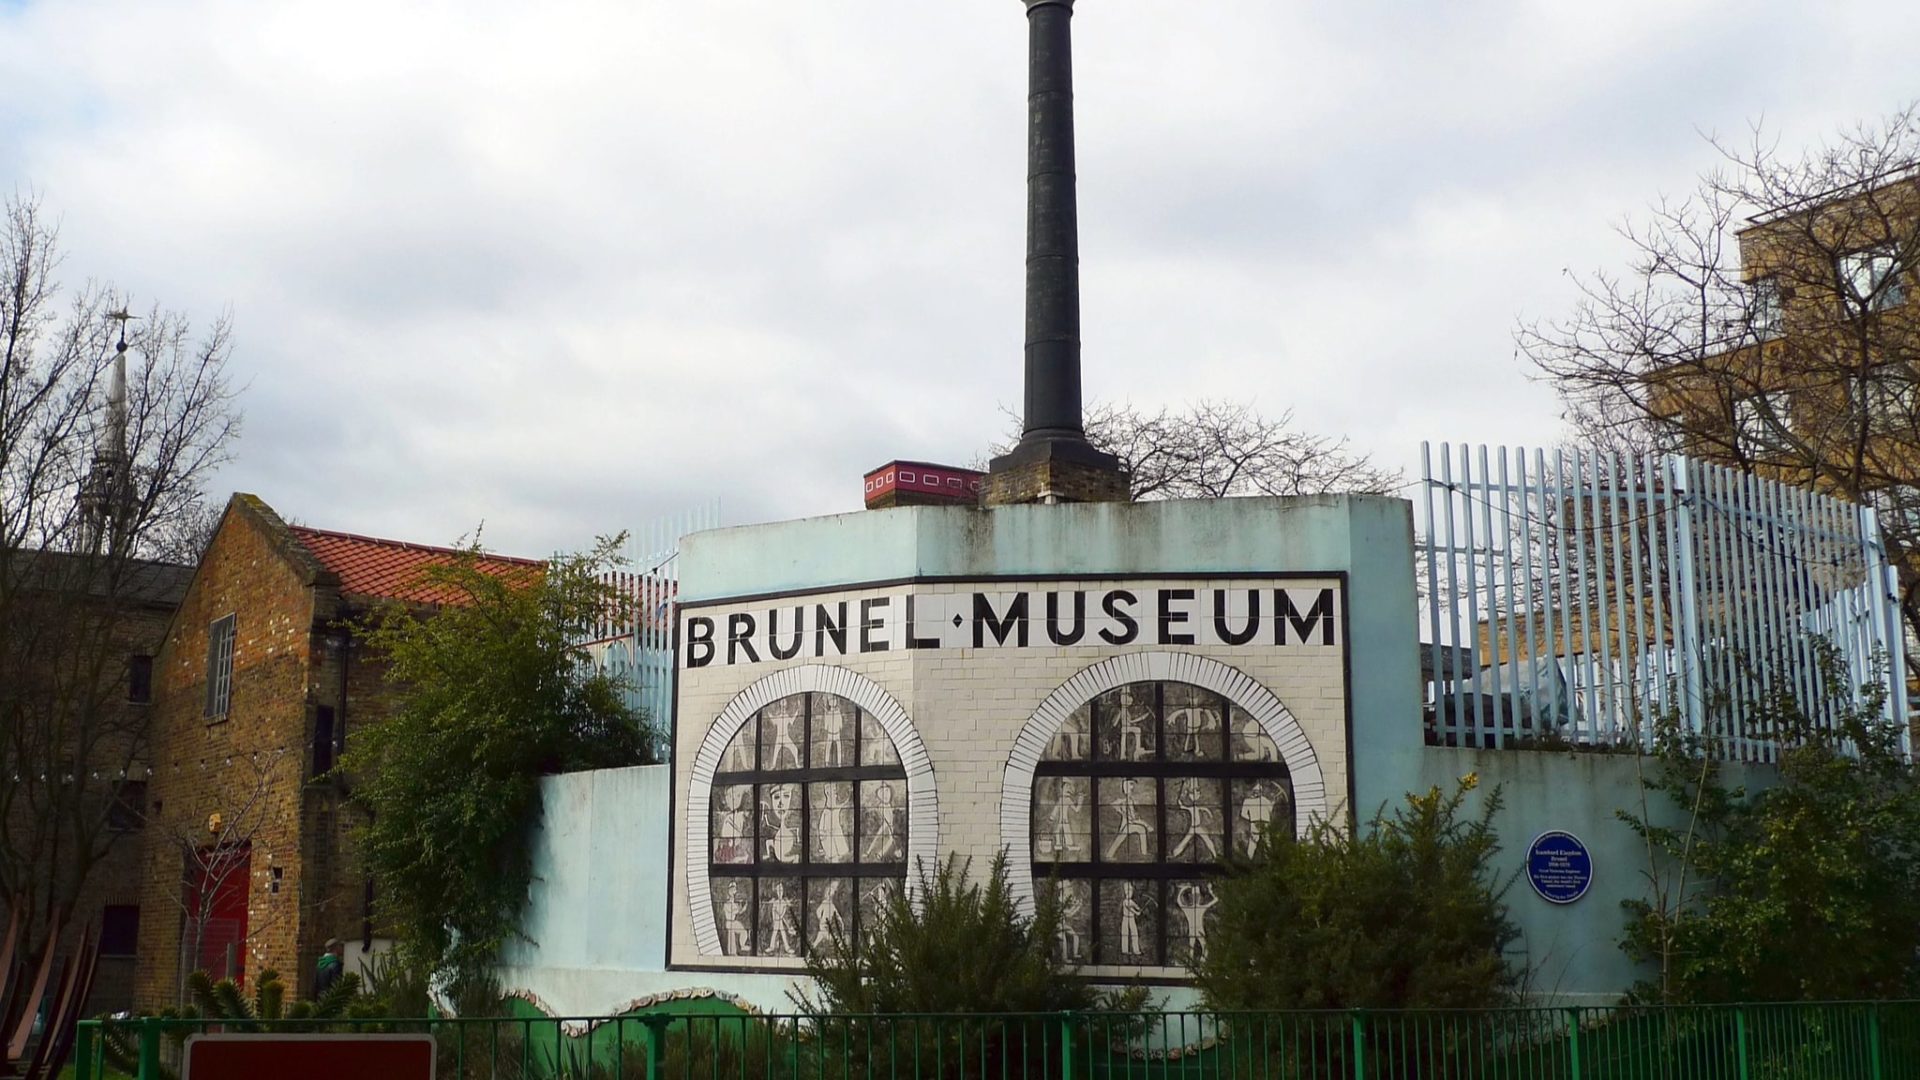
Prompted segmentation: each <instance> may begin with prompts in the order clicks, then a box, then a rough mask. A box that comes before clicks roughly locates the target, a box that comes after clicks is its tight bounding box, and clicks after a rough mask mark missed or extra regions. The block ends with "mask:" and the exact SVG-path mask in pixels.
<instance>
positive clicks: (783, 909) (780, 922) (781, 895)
mask: <svg viewBox="0 0 1920 1080" xmlns="http://www.w3.org/2000/svg"><path fill="white" fill-rule="evenodd" d="M793 908H794V903H793V900H792V899H791V898H789V897H788V896H787V883H786V882H784V881H776V882H774V883H773V895H772V896H770V897H768V898H767V915H768V917H769V918H770V919H771V920H772V922H773V926H772V928H771V929H769V930H768V931H767V955H768V956H792V955H793V952H794V946H793V914H794V912H793Z"/></svg>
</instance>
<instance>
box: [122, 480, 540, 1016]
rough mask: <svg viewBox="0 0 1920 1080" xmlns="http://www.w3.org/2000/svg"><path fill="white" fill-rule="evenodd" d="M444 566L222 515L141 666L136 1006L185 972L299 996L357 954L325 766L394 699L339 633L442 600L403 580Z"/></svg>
mask: <svg viewBox="0 0 1920 1080" xmlns="http://www.w3.org/2000/svg"><path fill="white" fill-rule="evenodd" d="M454 556H455V553H454V552H453V551H452V550H450V549H447V548H438V547H429V546H423V545H418V544H408V543H402V542H399V541H393V540H381V539H375V538H371V537H364V536H356V535H352V534H349V533H341V532H331V531H327V530H321V529H312V528H305V527H298V526H290V525H288V524H287V523H286V522H284V521H282V520H281V518H280V517H279V515H277V514H276V513H274V511H273V509H272V508H271V507H269V506H268V505H267V504H266V503H265V502H263V501H261V500H260V499H259V498H257V497H255V496H252V495H246V494H239V495H235V496H234V497H233V499H232V500H231V502H229V504H228V506H227V509H226V513H225V514H224V516H223V517H222V519H221V521H220V524H219V527H218V529H217V531H216V532H215V533H214V536H213V539H212V541H211V543H210V544H209V545H208V547H207V550H206V552H205V554H204V555H203V556H202V558H201V561H200V565H199V568H198V570H197V571H196V572H195V574H194V577H193V581H192V584H191V585H190V586H189V587H188V588H187V590H186V593H185V596H184V597H183V598H182V600H181V603H180V607H179V611H178V614H177V615H176V616H175V618H174V620H173V623H172V626H171V627H170V628H169V630H168V632H167V635H166V640H165V642H164V643H163V644H162V645H161V646H160V649H159V652H158V655H157V657H156V660H155V664H154V704H153V706H152V708H153V713H154V716H153V762H152V764H153V777H152V780H151V782H150V786H149V790H148V792H147V798H148V800H149V807H150V812H151V813H150V818H151V821H152V824H151V825H150V827H149V828H148V829H147V836H146V844H145V850H146V857H145V875H144V883H143V891H142V901H141V911H140V942H139V965H138V993H137V1000H138V1003H139V1004H140V1005H142V1006H146V1007H153V1006H159V1005H164V1004H168V1003H171V1002H173V1001H175V1000H176V999H177V998H178V996H179V994H180V988H181V987H182V985H183V982H184V978H185V975H186V974H187V973H188V972H190V971H192V970H194V969H195V968H201V969H205V970H207V971H208V972H209V973H210V974H213V975H214V976H216V977H219V976H222V975H232V976H234V977H236V978H239V979H241V980H242V981H244V980H246V979H247V978H248V977H250V976H251V975H252V974H253V973H255V972H258V971H261V970H265V969H267V968H272V969H275V970H278V971H279V972H281V974H282V976H283V977H284V978H285V979H286V980H287V981H288V983H289V987H290V989H292V990H293V991H295V992H297V993H300V994H303V995H304V994H305V993H306V992H307V991H308V990H309V988H310V986H311V979H312V969H313V963H314V960H315V958H316V957H317V956H318V954H319V952H320V950H321V948H322V947H323V945H324V943H325V942H326V940H327V939H328V938H332V937H339V938H342V939H343V940H348V941H352V942H355V943H357V944H360V945H361V946H362V947H366V946H370V945H371V944H372V936H373V922H372V915H373V912H372V906H373V902H374V895H375V887H374V884H373V883H372V881H371V880H370V878H369V877H368V876H367V874H366V873H365V872H364V871H363V869H362V868H361V867H360V866H359V864H358V861H357V859H356V856H355V852H354V849H353V838H352V832H353V828H354V824H355V816H356V814H357V810H356V809H355V808H354V807H353V806H352V805H351V804H350V803H349V801H348V795H349V788H348V782H347V780H345V779H344V778H341V777H339V776H337V775H330V770H331V769H332V768H333V766H334V763H335V761H336V760H337V758H338V756H339V754H340V752H341V751H342V750H343V749H344V747H345V745H346V740H347V739H348V737H349V736H350V733H351V732H352V731H353V730H355V729H356V728H359V727H361V726H363V725H366V724H371V723H376V722H378V721H379V719H380V718H381V717H383V716H384V715H386V712H387V710H388V708H389V703H390V701H391V697H390V690H389V687H388V686H387V683H386V679H385V668H384V665H383V664H382V663H381V662H380V661H379V660H378V659H376V658H373V657H370V656H368V655H366V653H365V651H364V647H363V645H362V644H361V643H360V642H359V641H358V640H357V639H356V637H355V635H354V633H353V628H354V626H355V625H356V624H360V623H363V622H364V620H365V619H366V618H367V617H368V616H369V614H370V613H371V612H373V611H374V610H375V609H376V608H377V607H378V606H380V605H382V604H384V603H388V602H399V603H407V604H417V605H423V606H429V607H430V606H432V605H434V604H437V603H442V602H446V601H447V600H449V599H450V598H449V597H447V596H443V595H438V594H436V593H435V592H434V591H433V590H432V589H430V588H427V587H424V586H422V585H421V583H420V582H419V580H418V575H419V574H420V572H421V571H422V570H423V569H425V568H426V567H428V566H431V565H434V564H443V563H445V562H447V561H449V560H451V559H452V558H454ZM482 565H483V566H485V567H489V568H497V569H498V570H499V571H500V572H511V571H516V570H518V571H524V570H527V569H529V568H535V567H538V566H539V565H540V564H539V563H537V562H533V561H530V560H525V559H512V558H506V557H498V556H488V557H486V558H485V559H483V560H482Z"/></svg>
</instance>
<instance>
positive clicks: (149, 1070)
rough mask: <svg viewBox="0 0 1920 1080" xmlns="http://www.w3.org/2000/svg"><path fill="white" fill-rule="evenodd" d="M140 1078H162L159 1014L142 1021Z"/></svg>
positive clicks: (150, 1079) (142, 1079) (152, 1079)
mask: <svg viewBox="0 0 1920 1080" xmlns="http://www.w3.org/2000/svg"><path fill="white" fill-rule="evenodd" d="M139 1080H160V1018H159V1017H157V1016H149V1017H146V1018H144V1019H142V1020H141V1021H140V1077H139Z"/></svg>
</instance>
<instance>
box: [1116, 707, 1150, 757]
mask: <svg viewBox="0 0 1920 1080" xmlns="http://www.w3.org/2000/svg"><path fill="white" fill-rule="evenodd" d="M1152 719H1153V711H1152V710H1151V709H1143V708H1137V707H1135V706H1133V705H1132V704H1126V705H1122V706H1120V753H1119V755H1118V757H1119V759H1120V760H1121V761H1145V760H1146V759H1148V758H1150V757H1152V756H1153V747H1152V746H1149V745H1148V744H1147V731H1146V725H1145V724H1143V723H1142V721H1148V722H1151V721H1152Z"/></svg>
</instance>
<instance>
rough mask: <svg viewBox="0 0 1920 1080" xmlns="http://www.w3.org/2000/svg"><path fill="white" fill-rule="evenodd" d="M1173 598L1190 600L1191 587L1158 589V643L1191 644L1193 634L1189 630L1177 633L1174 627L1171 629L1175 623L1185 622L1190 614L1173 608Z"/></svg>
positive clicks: (1191, 594)
mask: <svg viewBox="0 0 1920 1080" xmlns="http://www.w3.org/2000/svg"><path fill="white" fill-rule="evenodd" d="M1175 600H1185V601H1188V602H1192V600H1193V590H1192V589H1161V590H1160V644H1162V645H1191V644H1193V634H1192V632H1191V631H1181V632H1179V633H1175V632H1174V629H1173V628H1174V626H1175V625H1176V624H1182V623H1185V622H1186V621H1187V617H1188V616H1189V615H1191V614H1192V613H1191V612H1187V611H1175V610H1173V602H1174V601H1175Z"/></svg>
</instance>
